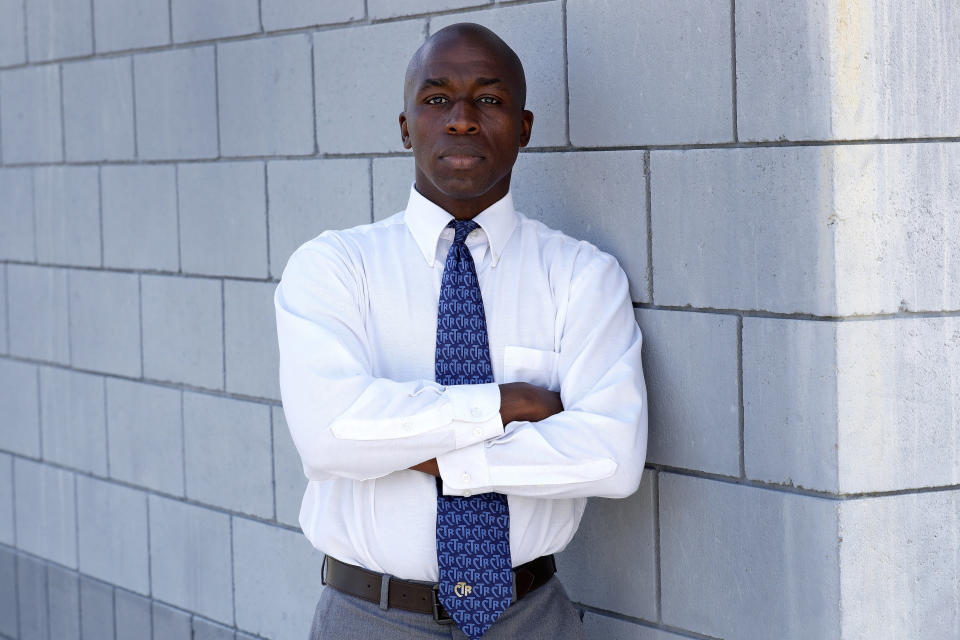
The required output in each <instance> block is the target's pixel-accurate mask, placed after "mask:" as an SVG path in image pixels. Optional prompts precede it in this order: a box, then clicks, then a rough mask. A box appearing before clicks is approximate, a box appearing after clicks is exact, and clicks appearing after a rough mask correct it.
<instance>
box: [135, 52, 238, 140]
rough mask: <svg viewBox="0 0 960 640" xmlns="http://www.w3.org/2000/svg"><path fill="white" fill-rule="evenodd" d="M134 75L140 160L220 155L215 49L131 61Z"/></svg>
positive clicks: (167, 54)
mask: <svg viewBox="0 0 960 640" xmlns="http://www.w3.org/2000/svg"><path fill="white" fill-rule="evenodd" d="M133 76H134V88H135V92H136V103H137V109H136V111H137V118H136V120H137V153H138V154H139V156H140V157H141V158H146V159H158V158H175V159H184V158H216V157H217V156H218V155H219V149H218V142H217V140H218V137H217V136H218V134H217V82H216V69H215V66H214V51H213V47H191V48H189V49H176V50H173V51H160V52H157V53H145V54H142V55H138V56H134V57H133Z"/></svg>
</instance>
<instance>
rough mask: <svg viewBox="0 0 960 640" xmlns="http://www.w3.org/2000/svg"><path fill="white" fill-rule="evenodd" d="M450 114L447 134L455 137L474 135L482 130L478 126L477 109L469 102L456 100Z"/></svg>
mask: <svg viewBox="0 0 960 640" xmlns="http://www.w3.org/2000/svg"><path fill="white" fill-rule="evenodd" d="M449 114H450V119H449V120H448V121H447V133H452V134H455V135H457V134H473V133H477V132H478V131H479V130H480V129H479V126H478V124H477V118H476V115H477V111H476V107H475V106H474V105H473V103H472V102H470V101H469V100H456V101H455V102H454V103H453V106H452V107H451V108H450V111H449Z"/></svg>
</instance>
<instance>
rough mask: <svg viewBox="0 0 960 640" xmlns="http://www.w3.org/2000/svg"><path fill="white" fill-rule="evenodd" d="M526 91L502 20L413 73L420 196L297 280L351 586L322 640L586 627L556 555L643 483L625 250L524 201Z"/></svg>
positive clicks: (321, 628) (457, 35)
mask: <svg viewBox="0 0 960 640" xmlns="http://www.w3.org/2000/svg"><path fill="white" fill-rule="evenodd" d="M525 95H526V84H525V79H524V75H523V68H522V66H521V64H520V61H519V59H518V58H517V56H516V54H515V53H514V52H513V51H512V50H511V49H510V48H509V47H508V46H507V45H506V44H505V43H504V42H503V41H502V40H501V39H500V38H498V37H497V36H496V35H495V34H494V33H493V32H491V31H489V30H487V29H485V28H483V27H480V26H478V25H472V24H460V25H454V26H452V27H448V28H446V29H443V30H441V31H439V32H437V33H436V34H434V35H433V36H432V37H431V38H430V39H429V40H428V41H427V42H426V43H425V44H424V45H423V47H421V48H420V50H419V51H417V53H416V54H415V55H414V56H413V59H412V60H411V62H410V66H409V68H408V71H407V75H406V83H405V89H404V112H403V113H402V114H401V115H400V131H401V135H402V136H403V142H404V145H405V146H406V147H407V148H410V149H412V150H413V155H414V159H415V163H416V182H415V184H414V186H413V188H412V189H411V191H410V199H409V201H408V203H407V207H406V209H405V210H404V211H403V212H401V213H398V214H396V215H394V216H393V217H391V218H389V219H387V220H384V221H382V222H378V223H376V224H372V225H364V226H360V227H356V228H353V229H348V230H345V231H336V232H326V233H324V234H322V235H320V236H319V237H317V238H315V239H314V240H311V241H310V242H307V243H306V244H305V245H303V246H302V247H300V248H299V249H298V250H297V251H296V252H295V253H294V255H293V256H292V257H291V258H290V261H289V263H288V265H287V268H286V270H285V271H284V274H283V279H282V281H281V283H280V286H279V287H278V288H277V293H276V308H277V328H278V332H279V338H280V358H281V364H280V383H281V390H282V393H283V404H284V410H285V412H286V416H287V421H288V423H289V425H290V431H291V434H292V436H293V440H294V443H295V444H296V446H297V449H298V451H299V453H300V456H301V459H302V462H303V467H304V471H305V473H306V475H307V477H308V478H309V479H310V483H309V485H308V487H307V491H306V494H305V496H304V500H303V504H302V508H301V513H300V524H301V526H302V528H303V531H304V533H305V534H306V536H307V537H308V538H309V539H310V541H311V542H312V543H313V545H314V546H316V547H317V548H318V549H321V550H323V551H324V552H325V553H326V554H327V560H326V576H325V580H326V584H327V585H328V586H329V587H332V589H330V588H328V589H324V591H323V594H322V596H321V599H320V602H319V604H318V606H317V612H316V617H315V620H314V628H313V630H312V637H313V638H315V639H324V640H326V639H328V638H330V639H332V638H336V639H338V640H344V639H350V638H382V639H384V640H386V639H392V638H463V637H465V635H466V636H467V637H470V638H471V639H475V638H479V637H481V636H482V637H484V638H485V639H489V640H496V639H497V638H550V639H551V640H556V639H562V638H579V637H582V630H581V623H580V620H579V617H578V616H577V614H576V611H575V609H574V608H573V606H572V605H571V604H570V601H569V600H568V599H567V596H566V594H565V593H564V591H563V587H562V586H561V585H560V583H559V582H558V580H557V579H556V578H554V577H553V573H554V571H555V565H554V564H553V556H552V554H553V553H555V552H558V551H561V550H562V549H563V548H564V547H565V546H566V545H567V543H568V542H569V541H570V539H571V538H572V537H573V535H574V533H575V532H576V529H577V526H578V524H579V521H580V517H581V516H582V514H583V510H584V507H585V506H586V498H587V497H588V496H607V497H623V496H627V495H630V494H631V493H633V492H634V491H635V490H636V488H637V486H638V484H639V482H640V476H641V473H642V470H643V462H644V456H645V452H646V435H647V431H646V391H645V388H644V383H643V375H642V372H641V365H640V347H641V336H640V332H639V329H638V328H637V325H636V322H635V320H634V316H633V308H632V305H631V303H630V299H629V294H628V289H627V280H626V277H625V275H624V274H623V271H622V270H621V269H620V267H619V265H618V264H617V262H616V260H615V259H613V258H612V257H610V256H609V255H606V254H604V253H602V252H600V251H599V250H598V249H596V248H595V247H593V246H592V245H590V244H588V243H586V242H578V241H575V240H573V239H571V238H569V237H567V236H565V235H563V234H562V233H560V232H558V231H553V230H551V229H548V228H547V227H545V226H544V225H542V224H541V223H539V222H536V221H533V220H530V219H528V218H526V217H525V216H523V215H522V214H520V213H518V212H516V211H515V210H514V209H513V200H512V198H511V195H510V177H511V170H512V167H513V164H514V162H515V161H516V158H517V154H518V151H519V148H520V147H523V146H525V145H526V144H527V142H528V141H529V139H530V131H531V127H532V125H533V114H531V113H530V112H529V111H527V110H525V109H524V102H525ZM451 619H452V620H453V621H454V624H450V622H451Z"/></svg>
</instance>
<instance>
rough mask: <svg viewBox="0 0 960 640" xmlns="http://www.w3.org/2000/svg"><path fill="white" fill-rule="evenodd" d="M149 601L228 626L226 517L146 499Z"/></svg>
mask: <svg viewBox="0 0 960 640" xmlns="http://www.w3.org/2000/svg"><path fill="white" fill-rule="evenodd" d="M149 500H150V502H149V509H150V557H151V560H152V573H151V586H152V587H153V591H152V593H153V597H154V598H156V599H158V600H162V601H165V602H169V603H170V604H173V605H175V606H178V607H181V608H183V609H188V610H190V611H193V612H195V613H198V614H200V615H202V616H206V617H208V618H213V619H214V620H217V621H220V622H225V623H226V624H231V625H232V624H233V588H232V581H233V577H232V568H231V561H230V517H229V516H227V515H225V514H223V513H219V512H216V511H210V510H209V509H204V508H202V507H196V506H193V505H189V504H184V503H182V502H178V501H176V500H168V499H166V498H161V497H159V496H155V495H151V496H150V498H149Z"/></svg>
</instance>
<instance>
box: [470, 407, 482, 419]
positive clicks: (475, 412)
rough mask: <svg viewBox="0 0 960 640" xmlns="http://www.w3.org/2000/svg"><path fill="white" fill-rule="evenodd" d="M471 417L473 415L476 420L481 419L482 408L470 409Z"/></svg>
mask: <svg viewBox="0 0 960 640" xmlns="http://www.w3.org/2000/svg"><path fill="white" fill-rule="evenodd" d="M470 415H472V416H473V417H474V418H479V417H480V416H482V415H483V409H481V408H480V407H474V408H473V409H470Z"/></svg>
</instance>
